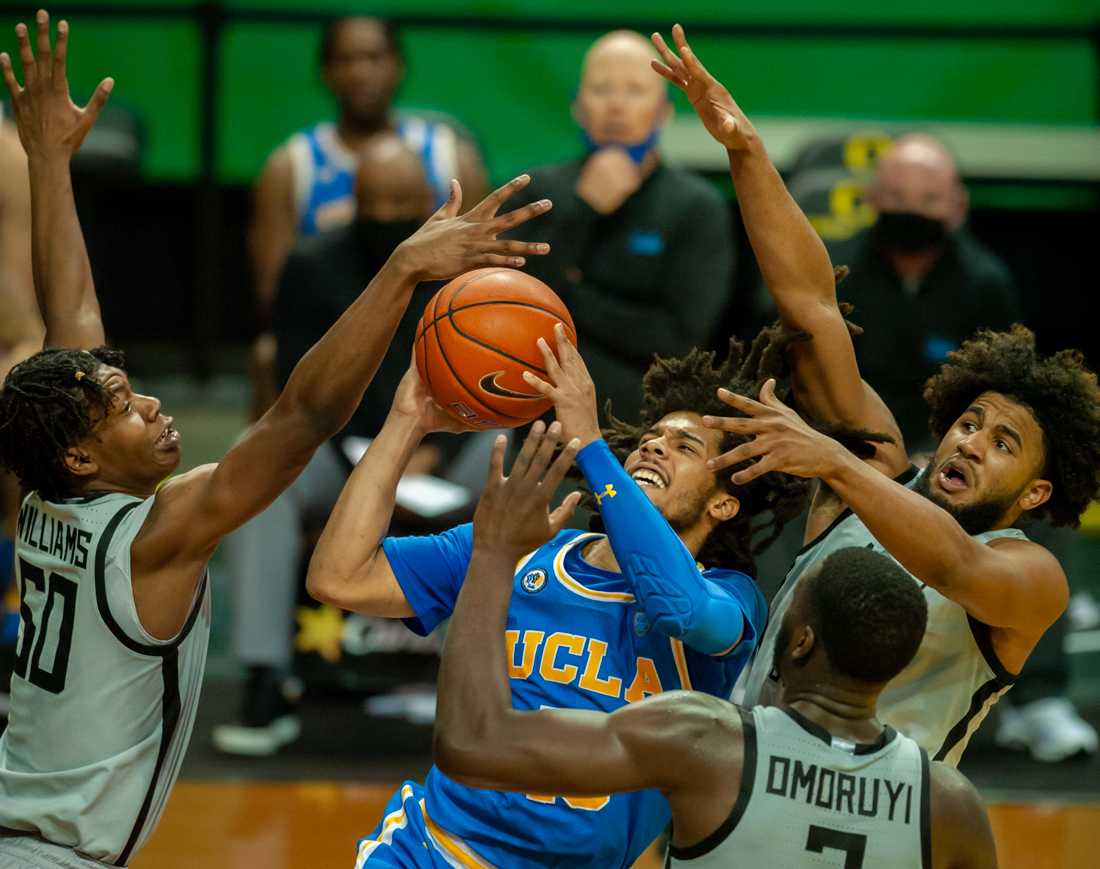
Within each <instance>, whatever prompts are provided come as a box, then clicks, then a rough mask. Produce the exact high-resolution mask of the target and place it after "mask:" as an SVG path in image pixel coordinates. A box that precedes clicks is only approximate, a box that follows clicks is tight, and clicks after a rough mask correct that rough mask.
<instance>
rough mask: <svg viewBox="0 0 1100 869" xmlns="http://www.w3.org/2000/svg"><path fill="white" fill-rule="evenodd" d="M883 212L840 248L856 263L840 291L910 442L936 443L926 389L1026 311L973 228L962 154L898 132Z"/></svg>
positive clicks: (862, 361)
mask: <svg viewBox="0 0 1100 869" xmlns="http://www.w3.org/2000/svg"><path fill="white" fill-rule="evenodd" d="M868 199H869V202H870V204H871V205H872V206H874V208H875V209H876V210H877V211H878V215H879V216H878V220H877V221H876V223H875V224H874V225H873V226H872V227H870V228H869V229H866V230H864V231H863V232H861V233H859V234H857V235H855V236H853V237H852V238H851V239H849V240H848V241H846V242H843V243H840V244H836V245H832V246H830V250H829V254H830V256H831V257H832V260H833V262H835V263H844V264H847V265H848V266H850V267H851V274H850V275H849V277H848V278H847V279H846V280H845V281H844V283H843V284H841V286H840V288H839V290H838V293H839V296H840V298H841V300H842V301H847V302H851V303H852V304H854V305H855V308H856V311H855V314H854V316H853V319H854V320H855V321H856V322H857V323H859V325H860V326H862V327H863V328H864V329H865V330H866V331H865V333H864V334H863V335H862V336H861V337H860V338H859V339H858V340H857V341H856V342H855V344H856V352H857V354H858V357H859V366H860V370H861V371H862V372H863V375H864V377H865V379H866V380H867V382H868V383H870V384H871V385H872V386H874V388H875V389H876V390H877V391H878V393H879V395H881V396H882V398H883V400H884V401H885V402H886V404H887V406H889V407H890V408H891V409H892V410H893V411H894V415H895V417H896V418H897V422H898V426H899V427H900V428H901V432H902V434H903V435H904V436H905V442H906V444H912V445H913V447H914V448H915V449H918V450H919V449H922V448H924V447H928V446H930V445H931V435H930V434H929V430H928V411H927V408H926V407H925V404H924V402H923V400H922V398H921V388H922V385H923V383H924V381H925V380H927V379H928V378H929V377H930V376H931V375H932V374H933V373H934V372H935V371H936V369H937V368H938V367H939V365H940V364H941V363H942V362H943V361H944V359H945V358H946V357H947V354H948V352H950V351H951V350H954V349H956V348H957V347H958V346H959V344H961V343H962V341H963V339H964V338H966V337H968V336H969V335H971V334H972V333H973V332H974V331H975V330H977V329H979V328H981V327H987V328H990V329H1002V330H1003V329H1007V328H1008V327H1009V326H1011V325H1012V324H1013V323H1014V322H1018V321H1020V319H1021V310H1020V300H1019V293H1018V291H1017V289H1016V287H1015V284H1014V283H1013V280H1012V276H1011V274H1010V273H1009V271H1008V268H1007V266H1006V265H1005V264H1004V263H1003V262H1002V261H1001V260H1000V259H999V258H998V257H997V256H996V254H994V253H993V252H992V251H990V250H989V249H987V248H986V247H984V246H982V245H981V244H979V243H978V242H977V241H976V240H975V239H974V238H973V237H972V236H971V235H970V234H969V233H968V232H967V231H966V229H965V227H964V223H965V220H966V215H967V210H968V204H969V199H968V196H967V192H966V189H965V188H964V187H963V186H962V183H961V182H960V180H959V176H958V171H957V169H956V167H955V161H954V159H953V158H952V157H951V154H950V153H949V152H948V151H947V149H946V148H945V147H944V146H943V144H942V143H941V142H939V141H938V140H937V139H934V138H932V137H931V136H928V135H924V134H910V135H906V136H902V137H900V138H898V139H897V140H895V142H894V144H893V145H892V146H891V148H890V149H889V150H888V151H887V152H886V153H885V154H884V155H883V156H882V158H881V159H880V160H879V163H878V166H877V167H876V172H875V178H874V181H873V182H872V184H871V187H870V189H869V191H868Z"/></svg>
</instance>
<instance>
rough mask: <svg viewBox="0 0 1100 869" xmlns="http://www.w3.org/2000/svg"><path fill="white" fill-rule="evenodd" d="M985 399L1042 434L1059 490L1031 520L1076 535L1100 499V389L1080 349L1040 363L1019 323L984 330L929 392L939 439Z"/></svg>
mask: <svg viewBox="0 0 1100 869" xmlns="http://www.w3.org/2000/svg"><path fill="white" fill-rule="evenodd" d="M983 392H999V393H1000V394H1002V395H1004V396H1005V397H1006V398H1010V399H1011V400H1013V401H1015V402H1019V403H1020V404H1022V405H1024V406H1025V407H1026V408H1027V409H1028V410H1029V411H1030V412H1031V415H1032V416H1033V417H1034V418H1035V421H1036V422H1037V423H1038V424H1039V428H1040V429H1041V430H1042V432H1043V457H1044V464H1043V469H1042V476H1043V478H1044V479H1047V480H1050V481H1051V483H1052V484H1053V487H1054V491H1053V492H1052V494H1051V496H1050V499H1049V500H1048V501H1047V502H1046V503H1045V504H1043V505H1041V506H1040V507H1037V508H1035V509H1034V510H1032V511H1031V512H1030V514H1029V515H1032V516H1034V517H1035V518H1045V519H1048V520H1049V521H1050V523H1051V524H1052V525H1069V526H1071V527H1074V528H1076V527H1077V526H1078V525H1079V524H1080V522H1081V514H1082V513H1084V512H1085V509H1086V508H1087V507H1088V505H1089V502H1091V501H1092V500H1093V499H1094V498H1096V497H1097V494H1098V493H1100V389H1098V388H1097V383H1096V374H1095V373H1093V372H1092V371H1089V370H1088V369H1087V368H1086V367H1085V364H1084V357H1083V356H1082V355H1081V353H1080V352H1079V351H1077V350H1061V351H1059V352H1058V353H1055V354H1054V355H1053V356H1046V357H1043V356H1040V355H1039V354H1038V352H1037V351H1036V349H1035V335H1034V334H1033V333H1032V332H1031V330H1030V329H1027V328H1025V327H1024V326H1021V325H1019V324H1016V325H1015V326H1013V327H1012V328H1011V329H1010V330H1009V331H1007V332H993V331H991V330H988V329H985V330H982V331H980V332H978V333H976V334H975V335H974V337H972V338H970V339H968V340H967V341H965V342H964V343H963V345H962V346H961V347H960V348H959V349H958V350H955V351H953V352H952V353H951V354H949V356H948V361H947V362H945V363H944V365H943V366H942V367H941V368H940V370H939V373H937V374H935V375H934V376H933V377H931V378H929V379H928V382H927V383H925V385H924V400H925V401H926V402H928V406H929V409H930V410H931V416H930V418H929V424H930V425H931V428H932V433H933V434H934V435H935V436H936V438H943V436H944V435H945V434H946V433H947V432H948V430H950V428H951V426H952V425H954V424H955V421H956V420H958V418H959V417H960V416H962V415H963V414H964V413H965V412H966V409H967V408H968V407H970V405H971V403H973V401H974V400H975V399H976V398H977V397H978V396H979V395H981V394H982V393H983Z"/></svg>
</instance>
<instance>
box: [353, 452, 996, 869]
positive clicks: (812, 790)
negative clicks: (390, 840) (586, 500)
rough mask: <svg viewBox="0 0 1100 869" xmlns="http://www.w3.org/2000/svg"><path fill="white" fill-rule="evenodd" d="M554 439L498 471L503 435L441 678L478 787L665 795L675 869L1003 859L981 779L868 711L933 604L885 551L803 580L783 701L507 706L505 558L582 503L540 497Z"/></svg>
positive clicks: (851, 554) (787, 622)
mask: <svg viewBox="0 0 1100 869" xmlns="http://www.w3.org/2000/svg"><path fill="white" fill-rule="evenodd" d="M554 440H555V439H554V438H551V437H540V435H539V433H537V432H536V433H533V434H532V436H531V437H530V438H529V440H528V442H527V443H526V444H525V445H524V449H523V451H522V452H521V453H520V456H519V457H518V458H517V460H516V462H515V464H514V465H513V467H512V470H511V473H510V475H509V476H508V477H507V478H504V477H503V476H502V475H501V471H502V466H503V452H504V450H503V443H498V445H497V448H496V452H495V454H494V457H493V463H492V468H491V470H490V476H489V482H488V484H487V485H486V488H485V490H484V492H483V494H482V497H481V500H480V502H479V504H478V509H477V513H476V515H475V517H474V532H473V534H474V547H473V554H472V556H471V560H470V568H469V573H468V575H467V577H466V581H465V582H464V583H463V587H462V591H461V593H460V595H459V599H458V604H457V606H456V608H455V613H454V618H453V619H452V621H451V625H450V628H449V630H448V633H447V641H446V646H445V648H444V653H443V664H442V668H441V670H440V674H439V704H438V712H437V717H436V725H435V738H434V750H435V759H436V762H437V763H438V764H439V766H440V768H441V769H442V770H444V771H445V772H446V773H448V774H449V775H451V776H453V777H454V778H455V779H457V780H459V781H462V782H465V783H467V784H469V785H471V786H475V787H483V788H490V787H491V788H509V789H514V790H518V791H531V790H534V791H538V792H550V793H572V794H577V795H578V796H576V797H574V798H573V799H575V800H577V801H580V800H581V799H583V798H584V797H587V796H590V795H592V794H603V793H608V792H612V793H614V792H635V793H638V794H652V793H661V794H662V795H663V796H662V797H661V798H660V799H667V801H668V803H669V805H670V806H671V808H672V815H673V823H672V837H673V838H672V849H671V853H670V859H669V865H670V866H673V867H676V866H685V867H700V869H719V867H734V866H841V865H843V866H845V867H848V869H861V867H876V869H932V867H935V869H991V867H995V866H996V862H997V861H996V854H995V850H994V845H993V838H992V834H991V831H990V828H989V821H988V818H987V817H986V814H985V811H984V808H983V807H982V804H981V801H980V799H979V798H978V795H977V793H976V792H975V790H974V788H973V786H972V785H971V784H970V783H969V782H968V781H967V780H966V779H965V778H964V777H963V776H962V775H961V774H959V773H958V772H957V771H955V770H954V769H952V768H950V767H948V766H946V765H944V764H940V763H929V761H928V755H927V753H926V752H925V751H924V750H923V749H921V748H920V747H919V746H918V745H917V744H916V742H914V741H913V740H912V739H909V738H908V737H906V736H903V735H901V734H899V733H897V732H896V731H894V730H893V728H891V727H890V726H888V725H883V724H881V723H879V721H878V720H877V719H876V710H875V702H876V698H877V696H878V694H879V692H880V691H881V690H882V689H883V686H884V685H885V684H886V682H887V680H889V679H890V677H891V676H893V675H894V674H896V673H897V672H898V671H899V670H901V669H902V668H903V667H904V666H905V665H906V663H907V662H908V661H909V660H910V659H911V658H912V656H913V653H914V652H915V651H916V649H917V647H918V646H919V645H920V642H921V636H922V635H923V633H924V628H925V619H926V614H927V610H926V605H925V602H924V599H923V597H922V595H921V593H920V591H919V590H918V588H917V586H916V584H915V583H913V582H912V580H911V579H910V578H909V577H908V576H907V575H906V574H905V572H904V571H903V570H902V569H901V568H900V567H898V566H897V565H896V564H895V563H894V562H893V561H891V560H890V559H888V558H886V557H884V556H882V555H879V554H877V553H874V552H869V551H867V550H863V549H843V550H839V551H837V552H834V553H833V554H832V555H830V556H829V557H828V558H827V559H825V560H824V561H823V562H822V563H821V564H820V565H818V567H817V568H815V569H814V571H812V572H811V574H810V575H808V577H807V581H806V582H805V583H803V584H802V586H801V587H800V588H799V591H798V593H797V594H796V596H795V599H794V602H793V604H792V606H791V607H790V608H789V609H788V611H787V613H786V615H785V617H784V619H783V623H782V625H781V627H780V630H779V635H780V637H781V642H780V643H779V645H778V646H777V647H776V655H775V659H774V665H775V667H776V669H777V670H778V671H779V672H780V673H781V674H782V678H783V682H782V684H783V693H782V696H781V698H780V704H781V705H780V706H779V707H778V708H776V707H762V706H758V707H756V708H755V709H752V710H741V709H738V708H737V707H736V706H734V705H732V704H730V703H727V702H726V701H724V700H721V699H718V698H714V697H708V696H707V695H706V694H703V693H699V692H674V693H670V694H665V695H663V696H660V697H653V698H650V699H647V700H643V701H641V702H639V703H635V704H630V705H626V706H622V707H620V708H619V709H618V710H616V711H614V712H612V713H611V714H610V715H606V714H601V713H599V712H594V711H591V710H588V709H586V710H577V709H569V710H564V709H562V710H557V709H541V710H540V709H535V708H533V707H529V706H528V707H521V706H519V705H518V704H516V703H515V689H514V687H513V686H514V684H515V683H514V680H513V681H512V685H510V684H509V679H508V678H507V677H506V675H505V672H506V670H507V671H511V670H512V669H513V668H514V663H515V662H514V659H512V658H510V657H509V656H510V654H511V653H510V650H509V648H508V647H507V645H506V644H505V643H502V642H501V638H500V632H501V630H502V629H505V627H506V625H510V624H511V623H512V618H513V615H514V605H510V604H509V598H514V597H517V596H520V595H522V594H523V593H524V592H523V589H522V581H520V582H516V581H514V580H513V579H512V577H513V576H514V567H513V565H514V564H515V562H516V559H517V558H522V557H523V556H522V553H523V552H525V551H527V550H530V549H531V548H533V547H537V546H538V545H539V543H540V542H541V541H544V540H546V539H548V538H550V539H553V535H554V532H555V530H556V529H557V528H558V527H559V526H560V523H561V521H562V513H563V512H567V511H568V510H569V509H570V506H571V505H569V504H568V503H566V504H563V505H562V506H561V507H559V508H558V509H557V510H555V511H554V512H550V511H549V509H548V507H549V503H550V499H551V498H552V497H553V492H554V489H555V487H556V483H557V481H558V480H559V479H560V476H561V474H562V473H563V468H562V465H563V464H564V463H566V462H568V461H569V460H570V459H571V458H572V456H571V451H572V449H575V448H576V445H577V441H575V440H574V441H573V442H572V443H571V444H570V445H569V446H567V447H566V449H565V450H564V451H563V453H562V455H561V457H559V459H557V460H556V461H555V462H554V463H553V464H551V456H552V447H553V444H554ZM612 799H614V798H612ZM392 822H393V823H400V821H398V820H397V819H393V820H392ZM431 834H432V828H431V826H429V827H428V830H427V835H428V836H430V835H431ZM368 864H369V861H368ZM451 865H454V866H474V865H478V866H480V865H485V864H484V863H474V862H461V861H456V862H454V863H452V864H451ZM497 865H507V866H519V865H527V864H526V863H521V862H518V861H514V862H509V863H504V864H497ZM572 865H588V864H587V863H581V862H578V863H576V864H572ZM593 865H595V864H593ZM601 865H612V864H608V863H604V864H601Z"/></svg>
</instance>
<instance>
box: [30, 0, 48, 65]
mask: <svg viewBox="0 0 1100 869" xmlns="http://www.w3.org/2000/svg"><path fill="white" fill-rule="evenodd" d="M34 25H35V42H36V46H35V51H34V62H35V64H36V65H37V67H38V74H39V75H46V74H47V73H48V72H49V69H50V16H49V13H47V12H46V10H45V9H39V10H38V13H37V14H36V15H35V16H34Z"/></svg>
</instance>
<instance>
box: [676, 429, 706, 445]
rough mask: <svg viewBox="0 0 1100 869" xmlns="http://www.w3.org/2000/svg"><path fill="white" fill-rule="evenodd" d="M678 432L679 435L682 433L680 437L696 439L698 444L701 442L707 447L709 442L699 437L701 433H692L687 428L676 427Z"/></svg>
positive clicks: (690, 439)
mask: <svg viewBox="0 0 1100 869" xmlns="http://www.w3.org/2000/svg"><path fill="white" fill-rule="evenodd" d="M676 433H677V434H678V435H680V437H683V438H687V439H688V440H689V441H695V442H696V443H697V444H699V446H701V447H703V448H704V449H706V446H707V442H706V441H705V440H703V439H702V438H701V437H699V435H696V434H692V433H691V432H689V431H687V430H685V429H682V428H681V429H676Z"/></svg>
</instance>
